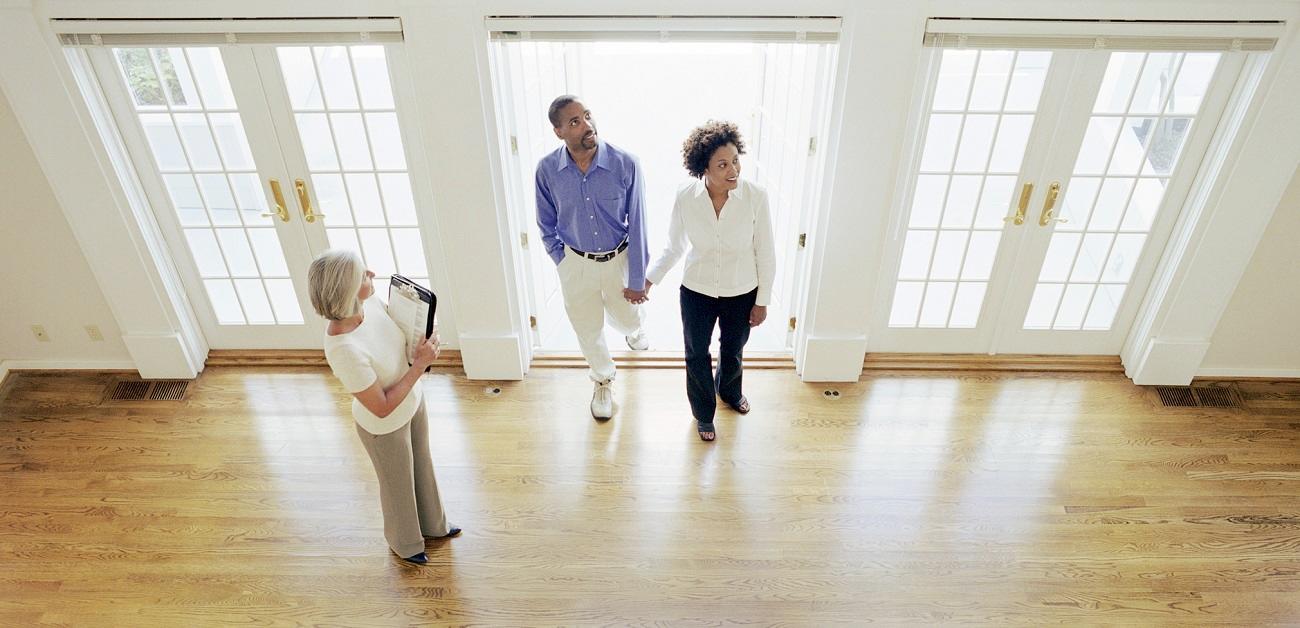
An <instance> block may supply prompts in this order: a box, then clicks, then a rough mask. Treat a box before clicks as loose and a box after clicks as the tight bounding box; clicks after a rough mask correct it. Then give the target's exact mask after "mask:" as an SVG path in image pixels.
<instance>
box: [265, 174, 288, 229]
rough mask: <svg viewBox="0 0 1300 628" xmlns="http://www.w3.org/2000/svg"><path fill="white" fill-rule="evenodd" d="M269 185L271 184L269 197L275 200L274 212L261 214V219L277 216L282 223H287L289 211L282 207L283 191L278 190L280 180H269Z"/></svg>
mask: <svg viewBox="0 0 1300 628" xmlns="http://www.w3.org/2000/svg"><path fill="white" fill-rule="evenodd" d="M270 183H271V196H273V197H274V198H275V211H272V212H264V213H263V214H262V217H263V218H268V217H271V216H279V217H280V220H283V221H284V222H289V210H288V209H285V207H284V191H283V190H281V189H280V180H279V179H270Z"/></svg>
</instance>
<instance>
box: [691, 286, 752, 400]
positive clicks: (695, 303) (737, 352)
mask: <svg viewBox="0 0 1300 628" xmlns="http://www.w3.org/2000/svg"><path fill="white" fill-rule="evenodd" d="M681 299H682V300H681V304H682V336H683V338H684V340H685V341H686V398H687V399H689V400H690V402H691V414H694V415H695V420H696V421H699V422H701V423H712V422H713V413H714V411H715V410H717V406H718V400H717V397H721V398H722V401H724V402H726V403H728V404H731V405H736V404H738V403H740V396H741V392H740V384H741V371H742V367H741V354H742V352H743V351H744V349H745V343H746V342H749V312H750V310H752V309H754V301H755V300H757V299H758V288H754V289H753V290H750V291H749V292H747V293H745V294H741V295H737V296H734V297H710V296H705V295H703V294H700V293H698V292H696V291H694V290H691V289H689V288H687V287H686V286H682V290H681ZM715 325H717V326H718V327H720V328H721V329H722V337H721V339H720V340H721V342H720V344H721V347H720V355H719V356H718V371H717V373H716V374H715V373H714V372H713V360H712V358H711V356H710V355H709V343H710V341H711V340H712V339H713V329H714V326H715Z"/></svg>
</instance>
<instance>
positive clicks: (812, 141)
mask: <svg viewBox="0 0 1300 628" xmlns="http://www.w3.org/2000/svg"><path fill="white" fill-rule="evenodd" d="M816 152H817V136H816V135H814V136H812V137H810V138H808V154H809V155H811V154H813V153H816Z"/></svg>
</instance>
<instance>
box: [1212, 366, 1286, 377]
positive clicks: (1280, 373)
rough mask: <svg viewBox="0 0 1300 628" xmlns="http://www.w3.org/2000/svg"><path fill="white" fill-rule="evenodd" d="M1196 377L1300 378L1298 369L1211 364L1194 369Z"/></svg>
mask: <svg viewBox="0 0 1300 628" xmlns="http://www.w3.org/2000/svg"><path fill="white" fill-rule="evenodd" d="M1196 376H1197V377H1251V378H1259V379H1300V369H1270V368H1239V367H1217V366H1212V367H1208V368H1202V369H1200V370H1198V371H1196Z"/></svg>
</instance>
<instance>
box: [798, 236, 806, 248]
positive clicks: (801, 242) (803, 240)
mask: <svg viewBox="0 0 1300 628" xmlns="http://www.w3.org/2000/svg"><path fill="white" fill-rule="evenodd" d="M807 246H808V234H806V233H801V234H799V248H801V249H802V248H804V247H807Z"/></svg>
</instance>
